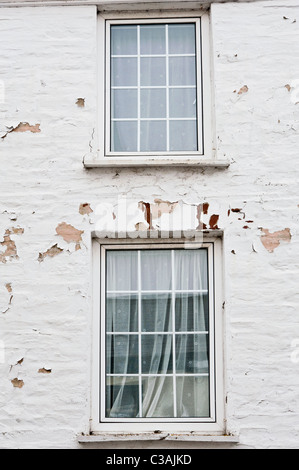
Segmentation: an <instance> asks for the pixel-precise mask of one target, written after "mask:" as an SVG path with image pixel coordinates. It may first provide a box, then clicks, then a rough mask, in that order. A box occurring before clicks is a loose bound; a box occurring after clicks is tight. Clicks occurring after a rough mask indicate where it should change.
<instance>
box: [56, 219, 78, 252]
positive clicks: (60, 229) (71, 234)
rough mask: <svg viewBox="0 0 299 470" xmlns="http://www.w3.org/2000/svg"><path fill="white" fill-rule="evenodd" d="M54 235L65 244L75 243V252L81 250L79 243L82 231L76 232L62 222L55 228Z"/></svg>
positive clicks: (76, 230)
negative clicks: (60, 238)
mask: <svg viewBox="0 0 299 470" xmlns="http://www.w3.org/2000/svg"><path fill="white" fill-rule="evenodd" d="M56 233H57V235H59V236H60V237H62V238H63V239H64V241H65V242H67V243H76V248H75V249H76V251H77V250H80V249H81V245H80V242H81V241H82V234H83V233H84V230H78V229H76V228H75V227H73V226H72V225H70V224H67V223H65V222H62V223H61V224H59V225H58V226H57V227H56Z"/></svg>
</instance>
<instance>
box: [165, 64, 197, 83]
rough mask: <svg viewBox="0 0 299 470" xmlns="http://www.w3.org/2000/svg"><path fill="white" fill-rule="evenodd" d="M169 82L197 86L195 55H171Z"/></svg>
mask: <svg viewBox="0 0 299 470" xmlns="http://www.w3.org/2000/svg"><path fill="white" fill-rule="evenodd" d="M169 84H170V86H171V85H175V86H178V85H180V86H182V85H184V86H195V85H196V66H195V57H169Z"/></svg>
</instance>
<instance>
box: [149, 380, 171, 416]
mask: <svg viewBox="0 0 299 470" xmlns="http://www.w3.org/2000/svg"><path fill="white" fill-rule="evenodd" d="M142 403H143V406H142V416H144V417H145V418H172V417H173V379H172V377H143V379H142Z"/></svg>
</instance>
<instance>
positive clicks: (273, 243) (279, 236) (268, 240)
mask: <svg viewBox="0 0 299 470" xmlns="http://www.w3.org/2000/svg"><path fill="white" fill-rule="evenodd" d="M260 230H261V231H262V232H263V235H261V242H262V244H263V245H264V247H265V248H266V250H268V251H269V253H273V251H274V250H275V248H277V247H278V246H279V245H280V242H282V241H283V242H287V243H289V242H290V241H291V238H292V236H291V231H290V229H289V228H285V229H284V230H278V231H277V232H273V233H270V232H269V230H268V229H264V228H261V229H260Z"/></svg>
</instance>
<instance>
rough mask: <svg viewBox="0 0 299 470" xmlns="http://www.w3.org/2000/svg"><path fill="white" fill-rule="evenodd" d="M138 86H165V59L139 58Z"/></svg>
mask: <svg viewBox="0 0 299 470" xmlns="http://www.w3.org/2000/svg"><path fill="white" fill-rule="evenodd" d="M140 85H141V86H161V85H163V86H165V85H166V59H165V58H160V57H141V59H140Z"/></svg>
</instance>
